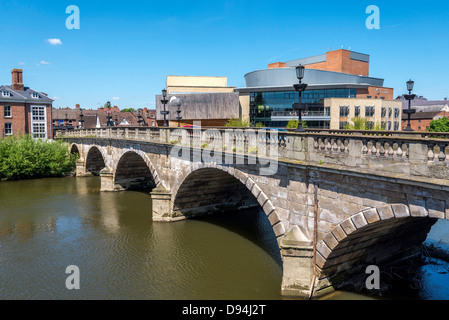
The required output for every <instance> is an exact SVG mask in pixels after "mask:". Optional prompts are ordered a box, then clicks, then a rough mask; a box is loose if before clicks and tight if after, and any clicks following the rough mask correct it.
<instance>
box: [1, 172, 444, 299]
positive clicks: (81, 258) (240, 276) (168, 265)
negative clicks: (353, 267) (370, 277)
mask: <svg viewBox="0 0 449 320" xmlns="http://www.w3.org/2000/svg"><path fill="white" fill-rule="evenodd" d="M270 228H271V226H270V225H269V223H268V220H267V219H266V217H265V216H264V213H263V212H262V211H260V210H257V209H255V210H250V211H247V212H240V213H234V214H228V215H211V216H207V217H203V218H201V219H195V220H188V221H182V222H177V223H173V224H166V223H153V222H152V219H151V198H150V196H149V195H148V192H135V191H127V192H119V193H101V192H100V180H99V178H95V177H91V178H74V177H68V178H51V179H38V180H26V181H15V182H1V183H0V266H1V269H0V299H2V300H4V299H89V300H96V299H149V300H203V299H206V300H208V299H213V300H224V299H225V300H279V299H282V297H281V295H280V284H281V279H282V262H281V259H280V256H279V252H278V249H277V246H276V240H275V238H274V234H273V233H272V232H266V231H267V230H268V231H269V230H270ZM448 235H449V224H448V223H447V221H441V222H438V223H437V224H436V225H435V226H434V227H433V228H432V231H431V233H430V234H429V237H428V241H429V242H433V243H436V244H442V245H443V246H444V245H447V248H449V242H448V240H447V239H449V236H448ZM448 250H449V249H448ZM70 265H75V266H77V267H78V268H79V270H80V289H79V290H68V289H67V288H66V279H67V277H69V274H66V268H67V266H70ZM448 271H449V264H447V263H446V262H443V261H440V260H435V259H433V260H432V261H430V262H429V263H427V264H426V265H424V266H422V267H421V268H419V269H418V271H417V275H416V277H417V278H419V279H420V282H419V286H418V288H416V282H414V283H413V284H410V283H406V284H405V285H402V286H401V288H400V289H395V288H393V289H392V292H391V293H389V294H387V295H385V296H383V297H382V298H386V299H400V298H404V297H411V298H418V299H447V298H449V290H448V289H447V287H448V286H447V284H448V279H449V276H448V274H447V272H448ZM404 287H405V288H406V289H405V290H404ZM408 287H409V288H408ZM370 298H372V297H371V296H368V295H365V294H360V293H353V292H346V291H339V292H336V293H334V294H332V295H329V296H328V297H326V299H345V300H349V299H370ZM374 298H376V299H378V297H374Z"/></svg>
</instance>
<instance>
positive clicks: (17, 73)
mask: <svg viewBox="0 0 449 320" xmlns="http://www.w3.org/2000/svg"><path fill="white" fill-rule="evenodd" d="M22 73H23V70H22V69H12V71H11V75H12V88H13V89H14V90H16V91H23V90H24V85H23V79H22Z"/></svg>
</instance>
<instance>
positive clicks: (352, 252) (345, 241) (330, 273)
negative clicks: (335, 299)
mask: <svg viewBox="0 0 449 320" xmlns="http://www.w3.org/2000/svg"><path fill="white" fill-rule="evenodd" d="M442 209H443V212H441V211H440V212H438V211H435V210H434V208H431V207H417V206H410V205H406V204H391V205H384V206H381V207H378V208H369V209H364V210H362V211H360V212H358V213H356V214H354V215H352V216H351V217H349V218H347V219H345V220H343V221H342V222H341V223H339V224H338V225H336V226H335V227H334V228H333V229H332V230H331V231H330V232H329V233H328V234H326V235H325V236H324V238H323V240H321V241H319V242H318V244H317V260H316V267H317V270H318V273H317V278H318V280H319V282H320V283H321V285H320V286H322V287H323V286H324V287H325V286H332V287H334V288H338V287H339V285H340V284H341V283H345V281H346V280H347V278H348V277H349V276H351V275H352V274H354V273H360V272H361V273H363V274H364V272H365V268H366V267H367V266H368V265H377V266H381V265H383V264H387V263H394V262H397V261H400V260H402V259H406V258H410V257H413V256H417V255H419V254H420V253H421V245H422V243H423V242H424V241H425V239H426V238H427V234H428V233H429V231H430V229H431V227H432V226H433V225H434V224H435V223H436V222H437V220H438V219H439V218H440V219H441V218H443V219H444V216H445V215H444V207H443V208H442ZM447 218H448V217H447V216H446V219H447ZM321 289H322V288H321Z"/></svg>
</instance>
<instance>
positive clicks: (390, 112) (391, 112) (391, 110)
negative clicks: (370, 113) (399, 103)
mask: <svg viewBox="0 0 449 320" xmlns="http://www.w3.org/2000/svg"><path fill="white" fill-rule="evenodd" d="M392 115H393V109H391V108H388V118H391V116H392Z"/></svg>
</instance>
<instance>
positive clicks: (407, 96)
mask: <svg viewBox="0 0 449 320" xmlns="http://www.w3.org/2000/svg"><path fill="white" fill-rule="evenodd" d="M414 85H415V82H414V81H412V80H409V81H407V90H408V94H405V95H404V98H405V99H406V100H407V101H408V109H406V110H404V111H403V112H404V113H405V114H407V118H408V120H407V128H405V129H404V131H414V130H413V129H412V127H411V125H410V118H411V115H412V114H414V113H416V109H411V103H412V100H414V99H415V98H416V94H412V91H413V87H414Z"/></svg>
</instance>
